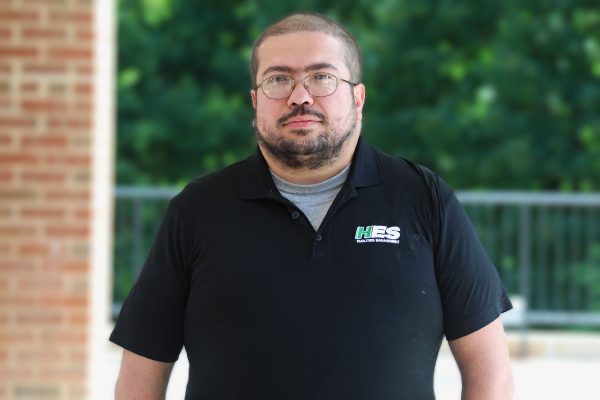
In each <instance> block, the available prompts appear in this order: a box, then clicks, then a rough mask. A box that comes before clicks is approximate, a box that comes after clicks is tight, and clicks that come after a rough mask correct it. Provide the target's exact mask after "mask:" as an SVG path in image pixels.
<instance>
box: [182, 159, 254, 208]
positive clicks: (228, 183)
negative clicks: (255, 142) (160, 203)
mask: <svg viewBox="0 0 600 400" xmlns="http://www.w3.org/2000/svg"><path fill="white" fill-rule="evenodd" d="M250 158H252V157H250ZM250 158H247V159H245V160H242V161H239V162H237V163H235V164H232V165H230V166H228V167H225V168H223V169H221V170H218V171H215V172H212V173H209V174H206V175H203V176H199V177H197V178H195V179H194V180H192V181H191V182H189V183H188V184H187V185H186V186H185V187H184V188H183V190H182V191H181V192H179V193H178V194H177V195H176V196H175V197H173V199H172V200H171V203H172V204H174V205H175V207H177V208H178V209H179V210H180V211H182V212H184V213H186V212H188V211H189V210H192V209H193V210H199V209H200V210H201V209H205V208H214V207H216V206H218V205H221V206H230V205H231V202H232V201H235V200H237V199H238V198H239V196H238V195H237V193H238V186H239V181H240V176H241V174H242V173H243V171H244V170H245V167H246V165H247V164H248V162H249V160H250Z"/></svg>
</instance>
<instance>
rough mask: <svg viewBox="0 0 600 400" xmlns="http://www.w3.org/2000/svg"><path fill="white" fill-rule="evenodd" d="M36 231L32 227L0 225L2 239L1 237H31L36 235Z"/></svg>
mask: <svg viewBox="0 0 600 400" xmlns="http://www.w3.org/2000/svg"><path fill="white" fill-rule="evenodd" d="M35 231H36V229H35V227H32V226H22V225H0V237H1V236H10V237H14V236H20V235H22V236H30V235H33V234H34V233H35Z"/></svg>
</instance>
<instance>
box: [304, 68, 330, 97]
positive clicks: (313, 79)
mask: <svg viewBox="0 0 600 400" xmlns="http://www.w3.org/2000/svg"><path fill="white" fill-rule="evenodd" d="M304 83H305V85H306V87H307V88H308V91H309V92H310V94H312V95H313V96H329V95H330V94H332V93H333V92H335V89H336V88H337V78H336V77H335V76H334V75H331V74H328V73H326V72H317V73H316V74H312V75H309V76H307V77H306V79H305V80H304Z"/></svg>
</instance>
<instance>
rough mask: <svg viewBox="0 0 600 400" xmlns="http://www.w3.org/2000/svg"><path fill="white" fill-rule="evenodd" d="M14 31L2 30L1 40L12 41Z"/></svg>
mask: <svg viewBox="0 0 600 400" xmlns="http://www.w3.org/2000/svg"><path fill="white" fill-rule="evenodd" d="M11 36H12V31H11V30H10V29H9V28H0V40H5V39H10V38H11Z"/></svg>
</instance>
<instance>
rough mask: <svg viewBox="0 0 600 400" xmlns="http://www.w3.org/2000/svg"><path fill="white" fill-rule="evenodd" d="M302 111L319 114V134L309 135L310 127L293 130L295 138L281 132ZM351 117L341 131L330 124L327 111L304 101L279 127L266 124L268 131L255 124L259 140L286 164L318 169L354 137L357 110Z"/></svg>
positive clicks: (317, 115) (330, 161)
mask: <svg viewBox="0 0 600 400" xmlns="http://www.w3.org/2000/svg"><path fill="white" fill-rule="evenodd" d="M301 115H312V116H315V117H317V118H319V120H320V122H321V124H322V125H323V126H322V128H321V129H322V130H321V131H320V132H318V133H317V135H316V136H315V137H312V138H311V137H309V134H310V130H308V129H295V130H292V131H290V133H291V134H292V135H294V136H295V137H293V138H286V137H284V136H283V134H280V133H279V132H278V130H279V129H281V128H283V125H284V124H285V122H286V121H287V120H288V119H290V118H293V117H296V116H301ZM255 121H256V115H255ZM347 121H348V125H347V127H346V128H343V129H342V130H341V131H339V130H338V129H336V128H334V127H332V126H330V124H329V122H328V120H327V118H326V117H325V115H323V114H321V113H320V112H318V111H314V110H310V109H308V108H307V107H306V106H305V105H304V104H302V105H300V106H299V107H298V108H296V109H294V110H293V111H292V112H291V113H289V114H287V115H284V116H283V117H281V118H279V119H278V120H277V127H278V128H279V129H278V128H275V129H273V128H271V129H270V128H266V127H265V128H263V129H264V131H261V128H260V127H259V126H258V124H257V123H254V124H253V125H254V127H255V131H256V139H257V140H258V142H259V143H260V144H262V146H263V147H264V148H265V149H266V150H267V151H268V152H269V153H270V154H271V155H272V156H273V157H274V158H275V159H277V160H278V161H279V162H281V163H282V164H283V165H285V166H286V167H288V168H292V169H309V170H315V169H319V168H322V167H324V166H327V165H330V164H333V163H334V162H335V160H336V159H337V157H338V156H339V154H340V152H341V151H342V148H343V147H344V143H346V142H347V141H348V139H350V138H351V137H352V134H353V133H354V131H355V130H356V113H355V112H350V113H349V116H348V119H347Z"/></svg>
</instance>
